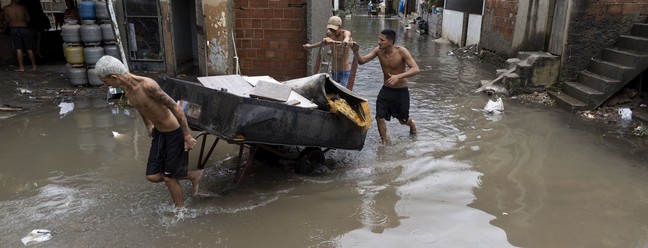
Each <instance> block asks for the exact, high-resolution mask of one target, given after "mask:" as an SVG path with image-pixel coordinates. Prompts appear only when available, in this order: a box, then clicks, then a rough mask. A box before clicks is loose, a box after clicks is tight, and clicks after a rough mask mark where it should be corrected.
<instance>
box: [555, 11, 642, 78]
mask: <svg viewBox="0 0 648 248" xmlns="http://www.w3.org/2000/svg"><path fill="white" fill-rule="evenodd" d="M571 6H572V7H571V13H570V20H568V28H567V30H568V31H567V33H568V35H567V37H566V39H565V46H564V49H563V63H562V67H561V77H562V79H563V80H562V81H568V80H574V79H575V78H576V75H577V74H578V72H579V71H581V70H583V69H585V68H587V66H588V65H589V62H590V60H591V58H594V57H597V56H599V55H600V54H601V52H602V51H603V49H605V48H607V47H611V46H614V44H615V42H616V40H617V39H618V37H619V35H621V34H627V33H629V31H630V28H631V27H632V24H633V23H636V22H646V17H647V16H648V0H608V1H591V0H572V4H571Z"/></svg>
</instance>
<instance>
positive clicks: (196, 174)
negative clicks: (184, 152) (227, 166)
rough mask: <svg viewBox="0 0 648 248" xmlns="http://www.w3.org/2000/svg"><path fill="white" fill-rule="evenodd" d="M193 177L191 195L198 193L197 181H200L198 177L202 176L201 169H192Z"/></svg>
mask: <svg viewBox="0 0 648 248" xmlns="http://www.w3.org/2000/svg"><path fill="white" fill-rule="evenodd" d="M193 173H194V177H193V179H191V196H196V195H198V183H200V178H202V175H203V170H196V171H193Z"/></svg>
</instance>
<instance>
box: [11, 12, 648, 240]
mask: <svg viewBox="0 0 648 248" xmlns="http://www.w3.org/2000/svg"><path fill="white" fill-rule="evenodd" d="M344 21H345V26H346V27H347V28H349V29H350V30H351V31H353V36H354V40H355V41H357V42H359V43H360V44H361V53H363V54H364V53H366V52H367V51H368V50H369V49H370V48H371V47H373V46H375V45H377V34H378V33H379V32H380V30H382V29H383V28H388V27H389V28H393V29H395V30H397V33H398V35H397V44H401V45H404V46H405V47H407V48H408V49H409V50H410V52H411V53H412V55H413V56H414V57H415V60H416V61H417V63H418V64H419V66H420V67H421V70H422V72H421V74H420V75H418V76H416V77H414V78H412V79H411V83H410V92H411V98H412V102H411V115H412V117H413V118H414V120H415V121H417V123H418V128H419V134H418V135H416V136H410V135H409V133H408V129H407V127H406V126H401V125H399V124H398V123H397V122H396V121H391V122H388V129H389V135H390V137H391V139H392V142H393V143H394V144H393V145H392V146H383V145H381V144H380V139H379V137H378V132H377V130H376V128H375V123H374V125H373V127H372V128H371V129H370V130H369V133H368V135H367V140H366V144H365V147H364V149H363V150H361V151H346V150H332V151H329V152H327V153H326V156H327V165H328V166H329V167H330V168H331V169H330V171H326V172H325V173H323V174H321V175H316V176H303V175H297V174H295V173H293V172H292V166H291V165H290V164H289V163H286V162H283V161H257V163H255V164H254V166H252V167H250V168H248V170H247V171H246V174H245V176H244V177H243V179H242V181H241V182H240V184H239V185H238V186H237V187H236V188H231V187H230V186H231V182H232V181H233V180H236V178H235V175H234V166H235V165H236V162H237V161H236V160H237V159H236V158H237V147H235V146H231V145H227V144H220V145H219V146H218V147H217V152H216V154H214V155H213V156H212V158H211V160H209V161H208V164H207V167H206V169H205V175H204V177H203V179H202V182H201V192H200V194H199V195H198V196H197V197H188V198H187V206H188V208H187V209H185V210H183V211H181V212H177V211H174V209H173V207H172V204H171V202H170V197H169V195H168V191H167V190H166V187H165V186H164V184H152V183H149V182H147V181H146V179H145V178H144V169H145V162H146V159H147V155H148V148H149V147H150V143H149V142H150V140H149V138H148V137H147V135H146V132H145V129H144V126H143V125H142V121H141V120H140V119H139V117H138V115H137V113H136V112H135V111H133V110H129V109H119V108H115V107H114V106H112V105H109V104H108V103H107V102H106V101H105V100H104V98H102V96H103V95H102V94H101V93H100V94H93V93H92V92H87V93H85V94H76V95H74V96H73V97H71V98H70V101H71V102H74V109H73V110H72V111H70V112H65V111H62V110H63V108H59V107H57V105H55V104H53V105H52V106H51V107H41V108H38V109H36V110H33V111H30V112H28V113H24V114H20V115H17V116H14V117H11V118H7V119H2V120H0V137H2V142H0V152H1V153H2V156H0V168H1V172H0V185H2V190H0V208H1V209H2V210H3V211H2V212H1V213H0V219H2V222H3V225H0V243H2V244H5V245H6V246H7V247H19V246H23V244H22V243H21V242H20V239H21V238H22V237H24V236H26V235H27V234H28V233H29V232H30V231H32V230H33V229H47V230H50V231H51V232H52V239H51V240H49V241H45V242H44V243H41V244H38V245H36V246H37V247H97V246H99V247H646V246H648V180H646V179H647V178H648V170H647V165H646V164H648V163H646V159H647V158H648V156H647V155H646V152H645V151H646V147H647V144H646V140H645V138H640V137H633V136H631V135H628V133H627V130H626V129H623V128H622V126H623V123H621V127H619V128H617V127H614V128H610V127H606V126H601V125H600V124H599V123H596V122H594V121H589V120H586V119H583V118H581V117H580V116H578V115H575V114H573V113H568V112H565V111H563V110H560V109H553V108H548V107H544V106H538V105H528V104H522V103H520V102H518V101H516V100H512V99H509V98H503V100H504V107H505V112H504V113H503V114H499V115H491V114H485V113H484V112H483V108H484V106H485V104H486V103H487V101H488V100H489V97H488V96H486V95H482V94H475V93H472V91H473V90H474V89H476V88H477V84H478V82H479V81H480V80H483V79H489V78H494V74H495V70H496V69H497V68H495V67H494V66H492V65H490V64H488V63H482V62H480V61H479V60H478V59H476V58H458V57H457V56H452V55H449V52H450V51H452V50H453V49H455V47H454V46H452V45H450V44H447V43H444V42H436V41H434V40H433V39H431V38H430V37H428V36H420V35H418V34H417V33H416V32H414V30H405V29H404V28H403V25H402V24H400V23H399V21H398V20H395V19H394V20H391V19H388V20H385V19H383V18H375V17H373V18H370V17H367V16H364V17H363V16H356V17H354V19H346V20H344ZM380 75H381V72H380V66H379V63H378V61H377V60H374V61H372V62H370V63H367V64H365V65H362V66H360V68H359V71H358V75H357V79H356V84H355V87H354V91H355V92H356V93H358V94H360V95H361V96H363V97H365V98H367V99H369V100H370V102H371V104H372V111H373V107H374V105H373V104H374V102H375V97H376V95H377V94H378V91H379V89H380V86H381V76H380ZM3 97H4V96H3ZM197 156H198V155H197V152H194V153H192V156H191V158H190V164H192V165H194V164H196V161H197ZM183 185H184V186H185V193H186V195H187V196H188V193H189V187H188V186H189V184H188V183H187V182H183ZM3 246H4V245H3Z"/></svg>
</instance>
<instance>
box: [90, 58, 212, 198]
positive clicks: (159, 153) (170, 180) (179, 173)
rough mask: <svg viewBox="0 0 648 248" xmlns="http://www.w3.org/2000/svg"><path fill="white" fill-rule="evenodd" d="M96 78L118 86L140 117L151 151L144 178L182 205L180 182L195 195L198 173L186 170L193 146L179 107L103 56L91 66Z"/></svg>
mask: <svg viewBox="0 0 648 248" xmlns="http://www.w3.org/2000/svg"><path fill="white" fill-rule="evenodd" d="M95 69H96V70H97V76H99V78H100V79H101V81H103V82H104V84H106V85H109V86H113V87H119V88H121V89H122V90H124V92H125V93H126V97H127V98H128V103H129V104H130V105H131V106H133V107H135V108H136V109H137V111H138V112H139V113H140V115H141V116H142V120H144V124H145V125H146V129H147V131H148V135H149V137H152V138H153V139H152V141H151V150H150V152H149V158H148V162H147V166H146V179H147V180H149V181H150V182H155V183H157V182H164V184H165V185H166V186H167V188H168V189H169V193H171V199H172V200H173V202H174V203H175V207H176V208H183V207H184V206H185V203H184V196H183V192H182V185H180V183H179V182H178V180H180V179H186V180H190V181H191V184H192V190H191V194H192V195H194V196H195V195H196V194H197V193H198V182H199V181H200V178H201V177H202V170H194V171H188V162H189V154H188V151H189V150H191V149H193V148H194V147H195V146H196V139H195V138H194V137H193V136H192V135H191V130H190V129H189V124H188V123H187V118H186V117H185V115H184V113H183V111H182V108H181V107H180V106H179V105H178V104H177V103H176V102H175V101H174V100H173V98H171V97H170V96H169V95H167V94H166V93H165V92H164V91H162V89H161V88H160V86H159V85H158V84H157V82H155V80H153V79H152V78H149V77H142V76H137V75H135V74H132V73H130V72H129V71H128V68H126V66H125V65H124V64H123V63H122V62H121V61H119V60H118V59H116V58H115V57H112V56H109V55H106V56H103V57H101V58H100V59H99V60H98V61H97V63H96V64H95Z"/></svg>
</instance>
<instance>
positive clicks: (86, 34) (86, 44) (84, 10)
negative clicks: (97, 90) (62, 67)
mask: <svg viewBox="0 0 648 248" xmlns="http://www.w3.org/2000/svg"><path fill="white" fill-rule="evenodd" d="M78 9H79V15H80V16H81V22H82V23H81V24H82V25H79V24H78V23H76V22H77V21H76V20H65V24H64V25H63V27H62V31H61V36H62V37H63V41H64V43H63V48H64V54H65V58H66V60H67V64H66V68H67V73H68V78H69V80H70V83H71V84H73V85H75V86H84V85H86V84H90V85H92V86H99V85H103V82H102V81H101V80H100V79H99V77H98V76H97V74H96V72H95V68H94V66H95V63H97V61H98V60H99V59H100V58H101V57H102V56H104V55H111V56H114V57H116V58H118V59H119V57H120V56H119V53H118V49H117V46H116V45H115V44H116V42H115V34H114V31H113V26H112V22H111V21H110V16H109V14H108V8H107V6H106V2H104V1H103V0H98V1H96V2H95V1H93V0H83V1H81V2H79V4H78Z"/></svg>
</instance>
